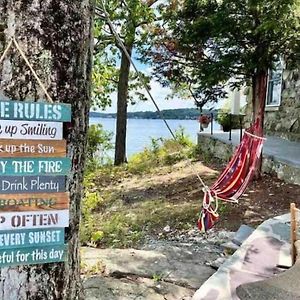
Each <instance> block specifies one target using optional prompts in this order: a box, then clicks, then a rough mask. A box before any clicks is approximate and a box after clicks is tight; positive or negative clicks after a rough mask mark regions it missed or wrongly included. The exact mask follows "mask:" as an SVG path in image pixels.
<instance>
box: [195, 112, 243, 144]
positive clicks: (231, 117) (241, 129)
mask: <svg viewBox="0 0 300 300" xmlns="http://www.w3.org/2000/svg"><path fill="white" fill-rule="evenodd" d="M220 114H224V115H228V118H229V124H228V125H229V127H228V133H229V137H228V140H229V141H231V140H232V129H233V128H232V127H233V117H238V123H239V128H238V129H239V130H240V141H241V140H242V137H243V119H244V117H245V115H243V114H240V115H233V114H230V113H218V115H220ZM204 115H206V116H210V134H211V135H213V134H214V121H215V118H214V117H215V116H214V114H213V113H211V114H210V115H208V114H200V117H201V116H204ZM220 125H221V124H220ZM221 126H222V125H221ZM234 127H236V126H234ZM235 129H236V128H235ZM200 131H203V124H201V123H200ZM224 132H227V130H226V131H224Z"/></svg>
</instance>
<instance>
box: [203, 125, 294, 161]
mask: <svg viewBox="0 0 300 300" xmlns="http://www.w3.org/2000/svg"><path fill="white" fill-rule="evenodd" d="M199 134H200V135H204V136H211V135H210V133H209V132H201V133H199ZM231 136H232V139H231V141H229V133H228V132H223V131H215V132H214V133H213V135H212V137H214V138H216V139H218V140H220V141H223V142H225V143H227V144H233V145H238V144H239V142H240V131H239V130H233V131H232V134H231ZM266 138H267V140H266V141H265V143H264V148H263V153H264V154H266V155H268V156H272V157H274V158H276V160H278V161H281V162H283V163H287V164H290V165H294V166H298V167H300V143H298V142H290V141H288V140H285V139H282V138H279V137H275V136H266Z"/></svg>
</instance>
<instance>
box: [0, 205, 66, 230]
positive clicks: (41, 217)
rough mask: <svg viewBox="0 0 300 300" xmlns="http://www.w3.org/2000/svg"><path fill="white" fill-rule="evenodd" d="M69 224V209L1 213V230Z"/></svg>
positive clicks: (55, 226)
mask: <svg viewBox="0 0 300 300" xmlns="http://www.w3.org/2000/svg"><path fill="white" fill-rule="evenodd" d="M68 226H69V210H68V209H63V210H50V211H45V210H44V211H26V212H7V213H0V230H20V229H32V228H34V229H38V228H60V227H68Z"/></svg>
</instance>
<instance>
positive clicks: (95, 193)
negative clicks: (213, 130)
mask: <svg viewBox="0 0 300 300" xmlns="http://www.w3.org/2000/svg"><path fill="white" fill-rule="evenodd" d="M196 150H197V148H196V147H195V145H193V143H192V142H191V141H190V139H189V138H188V137H186V136H185V135H184V132H183V130H182V129H181V130H179V131H178V132H176V141H175V140H173V139H152V143H151V145H150V146H149V147H148V148H145V149H144V151H142V152H140V153H138V154H136V155H134V156H132V157H131V159H130V160H129V162H128V164H126V165H123V166H120V167H114V166H112V165H106V166H101V167H98V168H97V169H94V170H91V171H90V172H89V173H88V174H86V175H85V181H84V186H85V188H86V194H85V198H84V199H83V208H82V212H83V217H82V222H81V230H80V239H81V242H82V244H93V245H94V246H99V247H118V248H123V247H135V246H137V245H138V244H140V243H141V242H142V241H143V239H144V237H145V236H146V235H156V236H158V237H162V236H163V235H164V234H165V233H164V231H163V228H164V227H166V226H167V225H168V226H170V228H171V230H172V231H174V230H182V229H188V228H191V227H193V226H194V224H193V222H194V221H195V222H196V219H197V214H198V210H199V207H200V202H199V200H192V201H189V202H187V201H186V200H182V201H179V200H176V201H174V199H175V197H176V196H177V198H176V199H178V198H179V199H180V196H181V195H182V194H181V193H184V191H186V190H187V189H182V187H180V186H181V185H182V183H180V182H178V185H176V184H174V183H172V184H173V185H171V183H169V185H168V187H167V186H166V184H167V182H165V183H163V182H162V183H160V182H159V183H158V184H157V183H156V184H157V186H156V187H155V188H152V190H151V191H152V192H149V193H148V194H147V189H149V186H148V185H149V181H148V183H147V182H146V181H145V183H144V186H140V188H142V190H143V191H144V192H145V193H140V194H139V193H138V190H134V189H136V188H132V190H131V193H137V196H136V197H138V199H139V201H133V202H132V201H130V200H131V198H129V201H128V198H126V197H123V196H124V195H126V193H127V192H128V190H123V187H122V184H123V182H125V181H126V180H127V179H128V180H127V181H129V180H130V179H131V178H135V179H136V178H138V181H140V178H143V177H141V175H144V174H145V175H146V177H147V178H148V176H151V174H155V175H157V174H158V173H159V174H160V175H162V178H163V177H164V176H167V174H168V173H169V172H171V171H172V169H173V165H174V164H176V163H177V162H179V161H181V160H183V159H185V158H187V157H193V155H196V153H197V151H196ZM165 168H166V169H169V168H170V169H169V172H167V171H166V170H165ZM162 173H163V174H162ZM150 187H151V186H150ZM166 187H167V188H168V189H169V195H173V194H176V193H177V195H175V196H174V198H173V199H172V196H169V197H167V196H166V195H167V193H165V189H166ZM156 188H157V189H159V191H162V194H161V195H160V193H159V192H158V193H156V194H155V192H153V190H155V189H156ZM127 189H129V190H130V187H128V186H127ZM151 193H152V194H151ZM178 194H179V195H178ZM139 195H140V196H139ZM153 195H155V196H153ZM164 195H165V196H164ZM186 196H187V195H185V196H184V197H183V199H184V198H185V197H186ZM132 198H134V197H132Z"/></svg>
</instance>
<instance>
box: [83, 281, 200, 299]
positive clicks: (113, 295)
mask: <svg viewBox="0 0 300 300" xmlns="http://www.w3.org/2000/svg"><path fill="white" fill-rule="evenodd" d="M83 286H84V292H85V297H84V299H85V300H120V299H122V300H190V299H191V298H192V295H193V294H194V290H192V289H187V288H184V287H180V286H177V285H175V284H171V283H166V282H155V281H154V280H151V279H147V278H137V279H134V278H122V279H119V280H118V279H115V278H107V277H99V276H96V277H90V278H86V279H85V280H84V283H83Z"/></svg>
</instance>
